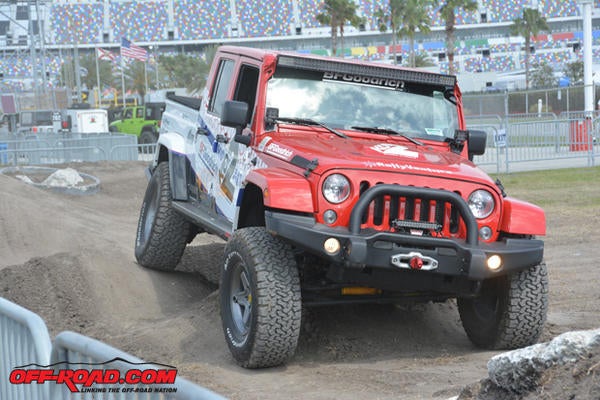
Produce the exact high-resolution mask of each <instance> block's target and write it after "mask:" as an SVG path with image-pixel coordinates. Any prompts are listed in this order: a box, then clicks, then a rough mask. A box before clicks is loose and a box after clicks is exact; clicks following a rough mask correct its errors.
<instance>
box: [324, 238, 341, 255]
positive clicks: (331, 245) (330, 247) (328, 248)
mask: <svg viewBox="0 0 600 400" xmlns="http://www.w3.org/2000/svg"><path fill="white" fill-rule="evenodd" d="M340 248H341V245H340V241H339V240H337V239H335V238H329V239H327V240H326V241H325V243H323V249H325V252H326V253H327V254H329V255H331V256H333V255H335V254H337V253H338V252H339V251H340Z"/></svg>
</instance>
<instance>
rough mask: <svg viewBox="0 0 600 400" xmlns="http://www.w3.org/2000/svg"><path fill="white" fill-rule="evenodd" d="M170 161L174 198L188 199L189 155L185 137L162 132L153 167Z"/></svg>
mask: <svg viewBox="0 0 600 400" xmlns="http://www.w3.org/2000/svg"><path fill="white" fill-rule="evenodd" d="M163 161H168V162H169V172H170V177H169V180H170V181H171V193H172V194H173V200H187V168H186V163H187V157H186V155H185V139H184V138H183V137H182V136H181V135H178V134H176V133H171V132H166V133H162V134H161V135H160V136H159V138H158V141H157V143H156V151H155V152H154V160H153V162H152V169H154V168H156V167H157V166H158V164H159V163H160V162H163Z"/></svg>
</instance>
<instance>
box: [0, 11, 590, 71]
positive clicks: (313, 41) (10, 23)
mask: <svg viewBox="0 0 600 400" xmlns="http://www.w3.org/2000/svg"><path fill="white" fill-rule="evenodd" d="M355 1H356V3H357V6H358V7H357V8H358V14H359V15H360V16H362V17H364V21H365V23H364V25H362V26H360V27H359V28H358V29H356V28H353V27H350V26H348V27H347V29H345V38H346V40H345V45H346V47H347V48H345V49H342V50H341V52H342V54H343V55H344V56H345V57H354V58H361V59H368V60H375V61H382V62H390V60H391V54H392V53H393V52H392V49H390V46H389V43H390V42H391V40H390V34H389V33H388V34H381V33H380V32H379V30H378V22H377V20H376V16H375V14H376V11H377V10H378V9H380V8H382V9H384V10H385V9H386V7H387V0H355ZM321 3H322V2H321V0H281V1H278V2H276V3H274V2H273V1H270V0H214V1H204V0H137V1H131V0H99V1H92V0H77V1H74V0H69V1H66V0H58V1H47V0H38V1H37V2H34V1H33V0H14V1H11V2H2V3H1V4H0V46H2V47H3V48H4V51H3V53H2V54H0V68H1V70H0V71H1V73H2V77H3V78H4V79H5V80H6V79H7V78H8V79H10V78H17V77H30V76H32V72H31V71H32V61H31V58H30V53H29V46H30V45H32V44H33V45H35V46H36V47H39V46H41V45H42V43H43V46H44V49H43V51H42V54H44V61H45V65H46V72H47V75H48V76H50V77H51V76H54V75H56V74H57V73H58V71H59V66H60V64H61V54H60V51H59V50H61V49H62V50H64V51H68V49H71V48H73V47H74V46H75V45H77V46H78V47H79V48H80V49H82V51H92V50H93V49H94V48H96V47H103V48H107V49H111V48H112V49H113V50H118V46H119V43H120V38H121V37H127V38H128V39H130V40H132V41H134V42H135V43H136V44H138V45H142V46H146V47H149V46H154V47H155V48H158V49H159V50H158V51H159V52H160V53H164V52H169V51H170V52H172V51H181V50H185V51H191V52H193V51H200V50H202V48H203V47H204V46H206V45H211V44H216V43H232V44H233V43H238V44H239V43H241V44H247V45H253V46H259V47H272V48H282V49H286V50H295V51H301V52H312V53H316V54H327V53H328V50H327V49H328V48H329V28H328V27H324V26H321V25H320V24H319V23H318V21H317V19H316V16H317V14H318V13H319V10H320V7H321ZM524 7H537V8H538V9H539V10H540V12H541V13H542V15H544V16H545V17H546V18H547V19H548V21H549V23H550V26H551V28H552V33H550V34H543V35H539V36H538V37H536V38H535V40H534V42H533V43H534V47H535V52H534V54H533V55H532V60H531V62H532V63H534V64H535V63H538V62H547V63H549V64H550V65H553V66H555V67H556V68H558V67H559V66H560V65H563V64H564V63H568V62H571V61H575V60H581V58H582V54H581V51H580V49H581V47H582V46H581V42H582V36H583V35H582V32H581V30H582V27H581V22H580V20H581V15H580V10H579V6H578V5H577V0H561V1H553V0H478V9H477V10H476V11H472V12H459V13H458V15H457V42H456V51H455V53H456V58H455V61H456V67H457V70H458V71H459V72H468V73H482V72H496V73H505V72H510V71H515V70H520V69H523V68H524V66H523V63H524V60H523V54H522V53H523V52H522V46H523V40H522V38H520V37H511V36H510V35H509V26H510V25H511V24H512V21H513V20H514V19H515V18H517V17H519V16H520V15H521V11H522V9H523V8H524ZM594 7H595V8H594V17H595V18H594V26H596V25H600V9H599V7H600V0H595V4H594ZM429 15H430V17H431V20H432V26H431V33H430V34H429V35H427V36H424V35H420V36H418V37H417V40H416V44H415V45H416V49H415V50H416V51H417V52H418V53H420V54H421V55H423V56H424V57H427V58H429V59H430V60H431V61H432V62H433V63H434V64H435V69H436V70H439V71H440V72H446V71H447V70H448V62H447V59H446V46H445V41H444V24H443V21H442V19H441V17H440V13H439V5H435V6H433V7H431V8H430V10H429ZM32 33H33V35H32ZM593 37H594V43H593V45H594V48H593V57H594V62H595V63H600V30H594V32H593ZM32 41H33V42H32ZM86 49H87V50H86ZM408 51H409V49H408V45H407V44H406V43H402V44H400V45H399V46H398V49H397V54H398V56H399V57H400V58H401V59H404V58H406V57H407V53H408ZM40 61H41V60H36V62H35V64H39V63H40Z"/></svg>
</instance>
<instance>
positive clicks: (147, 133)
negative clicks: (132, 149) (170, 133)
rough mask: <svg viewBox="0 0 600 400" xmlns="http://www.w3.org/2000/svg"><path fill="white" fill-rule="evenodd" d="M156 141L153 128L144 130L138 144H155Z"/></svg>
mask: <svg viewBox="0 0 600 400" xmlns="http://www.w3.org/2000/svg"><path fill="white" fill-rule="evenodd" d="M154 143H156V135H155V134H154V132H152V131H151V130H148V129H146V130H144V131H143V132H142V133H141V134H140V137H139V139H138V144H154Z"/></svg>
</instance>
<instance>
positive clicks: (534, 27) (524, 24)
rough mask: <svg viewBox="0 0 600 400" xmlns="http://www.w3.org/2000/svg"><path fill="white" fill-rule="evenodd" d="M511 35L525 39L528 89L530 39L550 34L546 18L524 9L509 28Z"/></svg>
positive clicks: (527, 83)
mask: <svg viewBox="0 0 600 400" xmlns="http://www.w3.org/2000/svg"><path fill="white" fill-rule="evenodd" d="M510 32H511V34H513V35H518V36H522V37H523V38H525V88H527V89H529V56H530V54H531V37H532V36H537V35H538V34H539V33H540V32H550V28H549V27H548V22H547V21H546V18H544V17H542V16H541V15H540V12H539V11H538V10H536V9H533V8H524V9H523V17H520V18H517V19H515V21H514V23H513V25H511V27H510Z"/></svg>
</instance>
